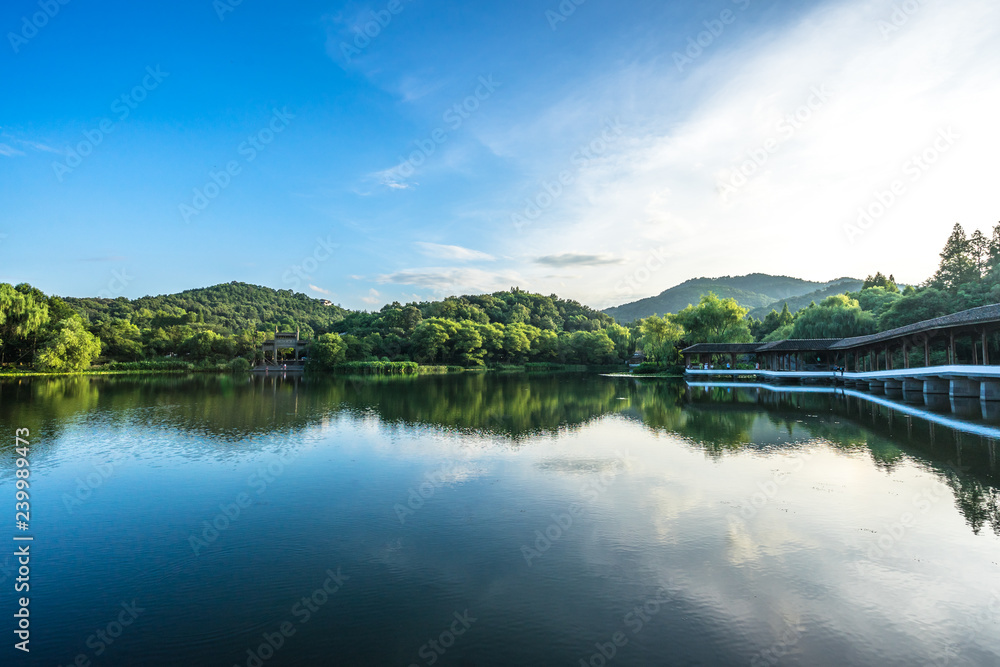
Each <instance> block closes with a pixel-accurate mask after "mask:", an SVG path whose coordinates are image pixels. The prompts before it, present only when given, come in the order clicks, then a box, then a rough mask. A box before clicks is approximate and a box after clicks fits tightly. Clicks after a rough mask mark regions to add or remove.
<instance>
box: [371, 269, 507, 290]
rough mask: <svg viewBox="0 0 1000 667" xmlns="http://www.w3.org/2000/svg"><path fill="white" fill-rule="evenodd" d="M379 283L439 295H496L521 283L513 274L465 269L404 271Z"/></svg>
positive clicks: (385, 277)
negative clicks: (417, 288)
mask: <svg viewBox="0 0 1000 667" xmlns="http://www.w3.org/2000/svg"><path fill="white" fill-rule="evenodd" d="M376 281H377V282H379V283H394V284H397V285H413V286H414V287H420V288H424V289H429V290H432V291H433V292H435V293H437V294H440V295H450V294H458V293H466V294H467V293H470V292H473V293H480V292H496V291H500V290H505V289H509V288H510V287H515V286H518V285H520V284H522V283H523V281H522V280H521V278H520V277H519V276H518V274H516V273H514V272H489V271H482V270H480V269H468V268H459V269H455V268H425V269H404V270H402V271H397V272H395V273H390V274H386V275H381V276H378V277H377V278H376Z"/></svg>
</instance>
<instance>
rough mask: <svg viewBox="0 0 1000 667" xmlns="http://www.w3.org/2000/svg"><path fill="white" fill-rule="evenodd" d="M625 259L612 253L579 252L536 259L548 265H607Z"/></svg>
mask: <svg viewBox="0 0 1000 667" xmlns="http://www.w3.org/2000/svg"><path fill="white" fill-rule="evenodd" d="M623 261H624V260H623V259H621V258H619V257H612V256H610V255H582V254H578V253H571V252H568V253H563V254H561V255H546V256H545V257H539V258H538V259H536V260H535V263H536V264H544V265H546V266H555V267H560V268H562V267H565V266H607V265H608V264H621V263H622V262H623Z"/></svg>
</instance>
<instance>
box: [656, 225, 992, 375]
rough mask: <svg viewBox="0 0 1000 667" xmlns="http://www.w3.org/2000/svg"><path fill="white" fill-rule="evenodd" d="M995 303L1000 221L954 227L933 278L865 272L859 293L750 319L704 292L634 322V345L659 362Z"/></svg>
mask: <svg viewBox="0 0 1000 667" xmlns="http://www.w3.org/2000/svg"><path fill="white" fill-rule="evenodd" d="M993 303H1000V224H997V225H996V226H995V227H994V229H993V232H992V236H991V237H989V238H987V237H986V235H985V234H983V233H982V232H981V231H979V230H975V231H974V232H973V233H972V234H971V235H968V234H966V232H965V230H964V229H963V227H962V225H960V224H955V226H954V227H953V228H952V231H951V234H950V235H949V236H948V239H947V241H946V242H945V245H944V248H943V249H942V251H941V253H940V263H939V265H938V269H937V271H936V272H935V273H934V275H933V276H931V277H930V278H928V279H927V280H926V281H925V282H924V283H923V284H921V285H919V286H914V285H907V286H904V287H903V288H902V289H900V287H899V285H897V283H896V280H895V278H894V277H893V275H892V274H889V275H888V276H886V275H885V274H883V273H882V272H878V273H876V274H875V275H870V276H868V277H867V278H866V279H865V282H864V284H863V286H862V288H861V289H860V290H858V291H857V292H845V293H843V294H837V295H832V296H829V297H827V298H826V299H824V300H823V301H821V302H820V303H815V302H813V303H812V304H810V305H809V306H808V307H807V308H803V309H802V310H799V311H798V312H795V313H792V312H790V311H789V309H788V304H787V303H786V304H784V306H783V308H782V310H781V311H778V310H776V309H772V310H771V312H770V313H768V314H767V316H766V317H764V318H762V319H757V318H753V317H748V316H747V314H748V312H749V309H747V308H743V307H742V306H740V305H739V304H738V303H737V302H736V301H735V300H734V299H719V298H718V297H716V296H715V295H714V294H707V295H705V296H703V297H702V298H701V300H700V301H699V303H698V304H697V305H691V306H688V307H687V308H685V309H684V310H682V311H680V312H678V313H668V314H666V315H663V316H657V315H654V316H652V317H648V318H646V319H644V320H640V321H639V322H638V323H637V324H638V326H639V340H638V345H639V347H641V348H642V349H643V350H644V351H645V353H646V355H647V357H648V358H650V359H651V360H653V361H655V362H658V363H661V364H673V363H677V361H678V357H679V351H680V350H681V349H683V348H684V347H686V346H687V345H693V344H695V343H752V342H771V341H776V340H784V339H804V338H848V337H851V336H864V335H868V334H873V333H879V332H882V331H888V330H890V329H895V328H897V327H902V326H906V325H908V324H913V323H915V322H921V321H923V320H929V319H933V318H935V317H942V316H944V315H950V314H952V313H956V312H959V311H962V310H966V309H969V308H976V307H979V306H985V305H989V304H993Z"/></svg>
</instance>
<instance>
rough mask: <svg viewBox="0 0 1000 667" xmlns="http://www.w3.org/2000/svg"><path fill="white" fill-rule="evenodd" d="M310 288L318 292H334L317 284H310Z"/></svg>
mask: <svg viewBox="0 0 1000 667" xmlns="http://www.w3.org/2000/svg"><path fill="white" fill-rule="evenodd" d="M309 289H311V290H312V291H313V292H316V293H317V294H332V293H333V292H331V291H330V290H328V289H323V288H322V287H319V286H317V285H309Z"/></svg>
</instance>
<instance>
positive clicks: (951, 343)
mask: <svg viewBox="0 0 1000 667" xmlns="http://www.w3.org/2000/svg"><path fill="white" fill-rule="evenodd" d="M948 363H949V364H951V365H954V364H955V332H954V331H950V332H948Z"/></svg>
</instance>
